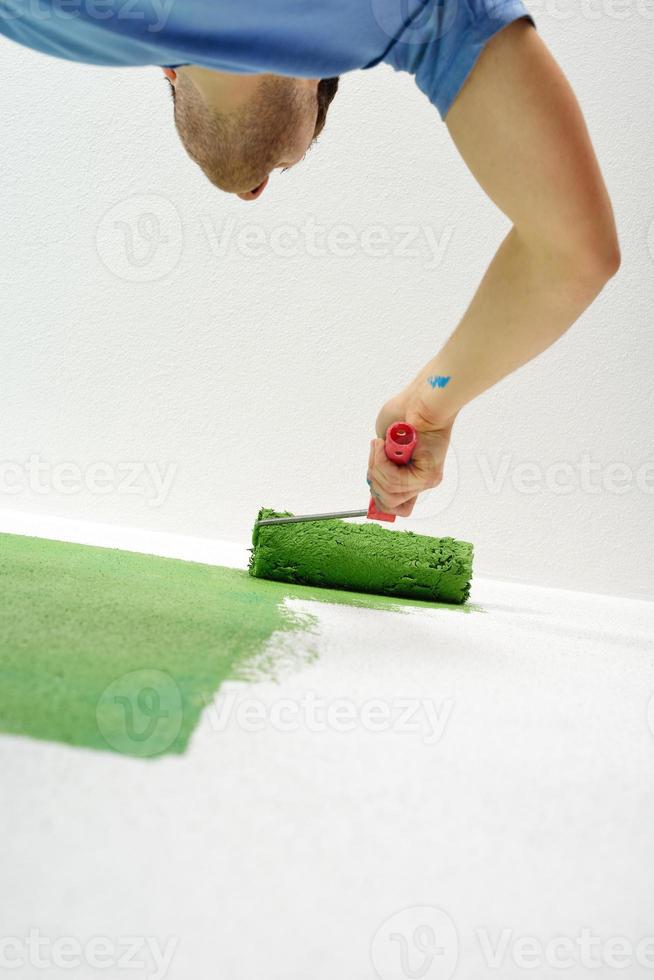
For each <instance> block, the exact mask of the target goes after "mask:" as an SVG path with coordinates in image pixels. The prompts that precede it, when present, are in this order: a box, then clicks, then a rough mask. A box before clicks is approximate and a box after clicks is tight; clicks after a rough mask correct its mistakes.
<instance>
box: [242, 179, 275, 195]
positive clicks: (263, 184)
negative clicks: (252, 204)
mask: <svg viewBox="0 0 654 980" xmlns="http://www.w3.org/2000/svg"><path fill="white" fill-rule="evenodd" d="M268 180H269V178H268V177H266V179H265V180H262V181H261V183H260V184H259V186H258V187H255V188H254V189H253V190H251V191H246V192H245V194H239V195H238V197H240V199H241V200H242V201H256V199H257V198H258V197H261V195H262V194H263V192H264V191H265V189H266V187H267V186H268Z"/></svg>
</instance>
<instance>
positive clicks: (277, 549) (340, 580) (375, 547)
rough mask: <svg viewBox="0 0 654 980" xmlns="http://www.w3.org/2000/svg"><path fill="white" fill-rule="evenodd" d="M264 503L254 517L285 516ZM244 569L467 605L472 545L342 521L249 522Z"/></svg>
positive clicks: (299, 580)
mask: <svg viewBox="0 0 654 980" xmlns="http://www.w3.org/2000/svg"><path fill="white" fill-rule="evenodd" d="M286 516H289V517H290V516H292V515H290V514H286V513H284V514H282V513H279V512H277V511H274V510H268V509H266V508H262V509H261V510H260V511H259V515H258V517H257V520H264V519H266V518H271V517H286ZM252 543H253V545H254V548H253V551H252V558H251V561H250V573H251V574H252V575H253V576H256V577H257V578H267V579H274V580H275V581H279V582H293V583H301V584H303V585H317V586H323V585H325V586H327V587H330V588H337V589H355V590H356V591H358V592H372V593H377V594H380V595H390V596H394V597H405V598H411V599H426V600H428V601H432V602H433V601H438V602H453V603H462V602H465V601H466V599H467V598H468V596H469V595H470V579H471V577H472V552H473V548H472V545H471V544H469V543H468V542H467V541H455V540H454V538H432V537H428V536H426V535H423V534H414V533H413V531H390V530H388V529H386V528H383V527H380V526H379V524H375V523H373V522H368V523H366V524H347V523H346V522H345V521H340V520H322V521H307V522H298V523H297V524H278V525H276V526H275V525H269V526H265V527H257V526H256V525H255V528H254V532H253V535H252Z"/></svg>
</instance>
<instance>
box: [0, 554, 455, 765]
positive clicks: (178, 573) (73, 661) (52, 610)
mask: <svg viewBox="0 0 654 980" xmlns="http://www.w3.org/2000/svg"><path fill="white" fill-rule="evenodd" d="M287 598H298V599H313V600H317V601H319V602H332V603H341V604H347V605H350V606H363V607H366V608H368V609H380V610H387V611H394V612H403V611H404V612H406V611H408V609H410V608H411V607H419V608H423V609H424V608H425V604H424V603H421V602H407V601H403V602H402V605H399V604H398V603H397V602H396V601H393V600H392V599H387V598H384V597H382V596H368V595H359V594H356V593H347V592H340V591H333V590H330V589H315V588H303V587H302V586H289V585H286V584H282V583H279V582H269V581H263V580H257V579H253V578H252V577H251V576H250V575H248V573H247V572H245V571H239V570H236V569H230V568H221V567H214V566H210V565H199V564H196V563H194V562H184V561H175V560H172V559H168V558H156V557H152V556H148V555H137V554H132V553H129V552H123V551H114V550H110V549H104V548H91V547H85V546H82V545H75V544H66V543H63V542H59V541H45V540H42V539H39V538H25V537H17V536H13V535H0V731H4V732H8V733H12V734H19V735H28V736H31V737H33V738H40V739H49V740H53V741H57V742H65V743H68V744H70V745H78V746H86V747H88V748H93V749H103V750H109V751H116V752H121V753H124V754H126V755H133V756H137V757H142V758H144V757H151V756H156V755H161V754H163V753H181V752H183V751H184V750H185V749H186V747H187V745H188V743H189V740H190V737H191V735H192V733H193V730H194V728H195V726H196V724H197V722H198V720H199V717H200V714H201V712H202V710H203V708H204V707H205V706H206V705H207V704H208V703H210V702H211V701H212V699H213V697H214V695H215V693H216V691H217V690H218V688H219V687H220V685H221V683H222V682H223V681H224V680H226V679H248V678H249V677H250V676H251V672H252V670H253V668H256V669H257V670H258V671H261V670H262V669H263V670H265V671H267V672H268V673H269V674H273V675H274V668H275V663H274V653H270V654H269V659H268V662H267V663H263V662H262V660H261V654H262V651H264V650H265V647H266V643H267V641H268V640H269V639H270V637H271V636H272V634H273V633H275V632H276V631H282V632H284V631H285V632H287V633H288V632H291V631H297V630H298V629H303V630H304V629H306V628H307V623H308V622H309V624H310V620H309V621H308V620H307V617H306V616H294V615H292V614H291V613H290V612H289V611H288V610H286V609H285V608H284V605H283V604H284V600H285V599H287ZM443 608H447V609H449V610H452V608H453V607H451V606H450V607H443ZM314 622H315V620H314ZM309 653H310V651H309ZM270 658H272V659H270Z"/></svg>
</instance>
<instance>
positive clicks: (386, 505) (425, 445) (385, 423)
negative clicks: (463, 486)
mask: <svg viewBox="0 0 654 980" xmlns="http://www.w3.org/2000/svg"><path fill="white" fill-rule="evenodd" d="M393 422H409V423H410V424H411V425H413V426H414V427H415V429H416V430H417V432H418V445H417V446H416V449H415V452H414V454H413V459H412V461H411V463H409V464H408V465H407V466H397V465H396V464H395V463H391V462H390V461H389V460H388V459H387V458H386V453H385V451H384V439H385V436H386V430H387V429H388V427H389V425H392V424H393ZM453 424H454V419H453V418H452V419H450V420H449V421H448V422H446V423H441V422H438V421H436V420H435V419H434V420H433V421H432V420H430V419H429V418H427V417H425V415H424V414H423V413H422V412H421V411H420V410H419V409H418V403H417V401H416V400H415V399H414V398H413V397H412V395H411V393H410V392H407V393H403V394H401V395H398V396H397V397H395V398H392V399H391V400H390V401H388V402H387V403H386V404H385V405H384V407H383V408H382V410H381V412H380V413H379V415H378V416H377V424H376V430H377V436H378V438H377V439H373V440H372V442H371V443H370V458H369V460H368V484H369V486H370V491H371V493H372V494H373V496H374V498H375V503H376V506H377V508H378V509H379V510H382V511H384V513H386V514H397V515H399V516H400V517H408V516H409V515H410V514H411V511H412V510H413V508H414V505H415V502H416V498H417V496H418V494H419V493H422V491H423V490H429V489H430V488H432V487H437V486H438V484H439V483H440V482H441V480H442V479H443V467H444V463H445V455H446V453H447V448H448V446H449V443H450V435H451V433H452V426H453Z"/></svg>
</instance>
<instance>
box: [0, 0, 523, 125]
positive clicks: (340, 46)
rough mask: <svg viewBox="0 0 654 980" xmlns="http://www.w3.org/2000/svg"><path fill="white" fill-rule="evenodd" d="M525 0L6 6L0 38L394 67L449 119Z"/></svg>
mask: <svg viewBox="0 0 654 980" xmlns="http://www.w3.org/2000/svg"><path fill="white" fill-rule="evenodd" d="M525 13H526V11H525V10H524V7H523V6H522V0H0V35H2V34H4V35H5V36H6V37H9V38H11V39H12V40H14V41H16V42H18V43H19V44H23V45H25V46H27V47H29V48H34V49H35V50H37V51H42V52H44V53H45V54H50V55H55V56H56V57H59V58H66V59H69V60H71V61H81V62H86V63H89V64H96V65H112V66H128V65H169V66H174V65H181V64H195V65H201V66H203V67H205V68H215V69H219V70H221V71H227V72H236V73H246V74H252V73H271V74H277V75H294V76H299V77H306V78H331V77H334V76H335V75H341V74H343V72H347V71H351V70H352V69H355V68H370V67H372V66H373V65H376V64H378V63H379V62H381V61H383V62H387V63H389V64H391V65H392V66H393V67H394V68H396V69H398V70H402V71H409V72H411V73H412V74H413V75H415V77H416V81H417V83H418V85H419V87H420V88H421V89H422V91H423V92H424V93H425V94H426V95H427V96H428V98H430V99H431V101H432V102H433V103H434V105H436V106H437V107H438V109H439V110H440V112H441V114H444V113H445V111H446V110H447V108H449V105H450V103H451V101H452V99H453V97H454V96H455V94H456V92H457V91H458V89H459V88H460V85H461V84H462V83H463V80H464V78H465V76H466V75H467V73H468V72H469V70H470V68H471V67H472V65H473V64H474V61H475V60H476V58H477V56H478V54H479V51H480V50H481V47H482V46H483V44H484V43H485V41H486V40H487V39H488V37H489V36H490V35H491V34H492V33H494V32H495V31H496V30H498V29H499V28H500V27H501V26H503V24H504V23H508V21H509V20H512V19H514V18H515V17H517V16H523V15H524V14H525Z"/></svg>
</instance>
